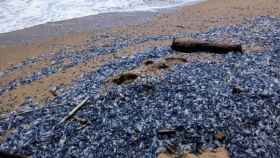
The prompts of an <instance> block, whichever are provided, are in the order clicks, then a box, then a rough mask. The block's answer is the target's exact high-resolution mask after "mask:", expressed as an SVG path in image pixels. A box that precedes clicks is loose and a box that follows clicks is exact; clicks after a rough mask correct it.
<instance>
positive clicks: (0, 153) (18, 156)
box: [0, 151, 26, 158]
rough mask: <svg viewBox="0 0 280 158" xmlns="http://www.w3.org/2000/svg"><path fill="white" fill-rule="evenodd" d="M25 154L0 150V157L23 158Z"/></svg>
mask: <svg viewBox="0 0 280 158" xmlns="http://www.w3.org/2000/svg"><path fill="white" fill-rule="evenodd" d="M25 157H26V156H20V155H15V154H10V153H7V152H3V151H0V158H25Z"/></svg>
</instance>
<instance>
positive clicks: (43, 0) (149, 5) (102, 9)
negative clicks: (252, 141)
mask: <svg viewBox="0 0 280 158" xmlns="http://www.w3.org/2000/svg"><path fill="white" fill-rule="evenodd" d="M195 1H198V0H1V1H0V24H1V25H0V33H5V32H11V31H15V30H20V29H24V28H27V27H32V26H35V25H39V24H44V23H47V22H55V21H61V20H67V19H72V18H78V17H84V16H88V15H96V14H100V13H109V12H123V11H141V10H151V11H152V10H155V9H158V8H166V7H172V6H176V5H181V4H184V3H188V2H195Z"/></svg>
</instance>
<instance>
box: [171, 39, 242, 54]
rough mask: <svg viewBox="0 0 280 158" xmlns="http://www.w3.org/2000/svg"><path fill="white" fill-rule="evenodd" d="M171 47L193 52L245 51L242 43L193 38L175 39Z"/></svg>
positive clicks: (176, 49)
mask: <svg viewBox="0 0 280 158" xmlns="http://www.w3.org/2000/svg"><path fill="white" fill-rule="evenodd" d="M171 48H172V49H173V50H175V51H179V52H185V53H192V52H212V53H221V54H223V53H228V52H241V53H243V50H242V46H241V45H240V44H236V45H234V44H224V43H212V42H205V41H199V40H192V39H174V40H173V43H172V45H171Z"/></svg>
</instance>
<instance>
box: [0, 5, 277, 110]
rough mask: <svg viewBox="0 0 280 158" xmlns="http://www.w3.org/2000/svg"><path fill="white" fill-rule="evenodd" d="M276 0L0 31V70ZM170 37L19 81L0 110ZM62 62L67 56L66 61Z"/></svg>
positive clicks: (208, 21) (258, 10) (271, 11)
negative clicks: (14, 30) (41, 57)
mask: <svg viewBox="0 0 280 158" xmlns="http://www.w3.org/2000/svg"><path fill="white" fill-rule="evenodd" d="M276 4H279V0H266V1H264V0H247V1H244V0H234V1H232V0H209V1H204V2H201V3H199V4H195V5H192V6H182V7H178V8H176V9H169V10H164V11H162V12H160V13H152V12H135V13H119V14H102V15H98V16H89V17H84V18H78V19H73V20H67V21H63V22H55V23H48V24H44V25H40V26H36V27H32V28H28V29H24V30H20V31H16V32H11V33H6V34H0V55H1V58H0V70H1V71H2V70H5V69H7V68H8V67H10V66H11V65H15V64H17V63H19V62H21V61H22V60H24V59H26V58H31V57H34V56H35V57H36V56H39V55H42V54H46V53H57V52H60V51H62V50H63V51H65V52H69V53H73V52H75V51H77V52H79V51H82V50H86V49H90V48H92V47H102V46H106V45H109V44H110V43H111V42H112V41H113V40H114V37H120V36H121V37H128V38H133V37H138V36H145V35H160V34H175V33H177V32H196V31H207V30H208V29H209V28H211V27H219V26H225V25H233V24H239V23H241V22H242V21H244V20H245V19H246V18H250V17H255V16H262V15H270V16H279V15H280V6H279V5H276ZM169 44H170V41H163V42H152V43H151V42H146V43H144V44H141V45H134V46H130V47H129V48H126V49H123V50H120V51H119V52H117V53H116V54H114V55H104V56H99V57H98V58H97V59H95V60H94V61H88V62H87V63H83V64H78V65H76V66H74V67H73V68H71V69H69V70H67V71H63V72H58V73H55V74H53V75H50V76H48V77H46V78H43V79H40V80H38V81H34V82H32V84H28V85H24V86H18V87H17V88H16V89H14V90H11V91H9V92H6V93H4V94H3V95H1V96H0V100H1V101H0V111H1V112H10V111H13V110H16V109H17V108H19V105H21V104H22V103H23V101H24V100H25V98H26V97H27V96H31V97H33V98H34V100H35V101H38V102H40V103H43V102H45V101H46V100H48V99H51V98H52V97H53V96H52V95H51V94H50V93H49V87H51V86H56V85H65V86H69V85H71V82H72V80H74V79H77V78H78V77H79V76H80V75H81V74H82V73H84V72H87V71H92V70H93V69H94V68H97V67H98V66H99V65H102V64H104V63H106V62H107V61H110V60H113V59H118V58H120V57H121V56H122V55H123V56H125V55H126V56H129V55H132V54H134V53H136V50H143V49H144V48H146V47H151V46H159V45H169ZM65 62H67V61H65ZM50 64H51V63H49V62H48V61H40V62H39V63H36V64H32V65H27V66H24V67H23V68H21V69H18V70H16V71H14V72H12V73H10V74H7V75H5V76H1V78H0V84H1V86H2V85H5V84H7V83H8V82H10V81H12V80H14V79H16V78H20V77H24V76H26V75H28V74H31V73H32V72H36V71H38V69H40V68H42V67H45V66H48V65H50Z"/></svg>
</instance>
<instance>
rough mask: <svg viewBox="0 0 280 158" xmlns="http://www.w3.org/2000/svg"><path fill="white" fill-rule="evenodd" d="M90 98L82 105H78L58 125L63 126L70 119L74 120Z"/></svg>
mask: <svg viewBox="0 0 280 158" xmlns="http://www.w3.org/2000/svg"><path fill="white" fill-rule="evenodd" d="M88 99H89V97H86V98H85V99H84V100H83V101H82V102H81V103H80V104H78V105H77V106H76V107H75V108H74V109H73V110H72V111H70V112H69V113H68V115H67V116H65V117H64V118H63V119H62V120H61V121H60V122H59V123H58V124H62V123H64V122H65V121H67V120H69V119H70V118H72V117H73V116H74V115H75V114H76V113H77V112H78V111H79V109H80V108H81V107H82V106H83V105H85V103H86V102H87V101H88Z"/></svg>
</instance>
